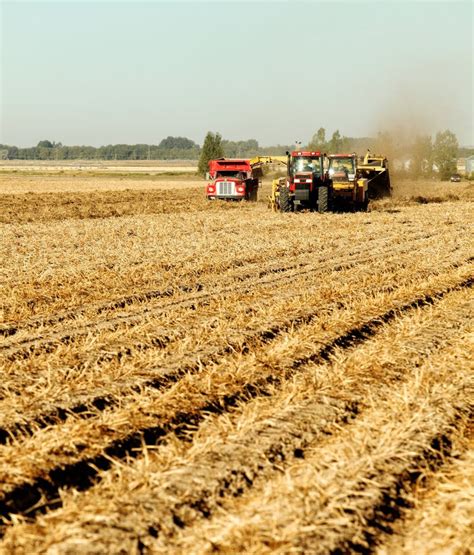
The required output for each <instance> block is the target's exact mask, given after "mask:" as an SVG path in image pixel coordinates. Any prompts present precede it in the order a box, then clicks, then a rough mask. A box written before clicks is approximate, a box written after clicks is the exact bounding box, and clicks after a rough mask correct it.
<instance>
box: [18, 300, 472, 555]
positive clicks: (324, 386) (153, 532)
mask: <svg viewBox="0 0 474 555" xmlns="http://www.w3.org/2000/svg"><path fill="white" fill-rule="evenodd" d="M465 299H466V295H465V294H464V295H463V292H462V290H461V291H460V292H456V293H451V295H448V297H447V298H446V299H444V300H443V301H441V302H440V303H438V304H437V305H434V306H433V305H432V304H431V303H429V304H428V305H426V306H433V308H432V309H430V310H431V312H430V313H429V314H424V315H423V313H422V315H421V316H420V313H419V312H418V311H416V310H409V311H408V312H407V313H406V315H405V316H404V318H402V319H397V320H395V324H396V325H395V328H396V330H395V331H390V327H389V329H387V327H386V326H385V327H384V328H383V329H382V330H380V333H379V334H377V335H375V336H374V335H371V336H370V340H369V341H368V342H366V341H364V340H362V339H360V338H359V339H360V341H358V342H356V344H355V345H354V344H352V346H356V347H357V348H356V349H355V350H354V354H353V355H351V354H349V355H348V356H349V358H350V357H351V356H352V357H353V358H354V360H353V361H352V364H349V363H347V362H346V361H344V362H343V363H341V362H340V361H341V357H342V356H343V355H344V352H345V351H344V349H347V347H348V345H347V344H346V343H345V342H343V344H342V345H343V348H341V347H336V348H335V349H334V351H333V355H334V357H331V360H330V361H328V362H324V361H319V362H322V363H323V364H321V366H320V367H319V369H316V368H315V367H314V365H313V364H309V365H308V366H307V368H306V369H305V371H304V372H303V371H301V372H300V375H299V379H300V380H301V383H297V384H295V385H296V387H291V385H287V386H286V391H285V392H283V391H282V392H281V393H280V394H278V393H275V391H273V393H274V395H273V397H270V398H268V399H267V400H263V401H262V404H263V405H266V406H267V409H266V410H263V407H262V404H260V405H259V407H258V410H255V411H253V412H252V413H251V416H250V417H249V415H248V414H246V415H244V420H243V422H242V424H240V423H239V421H237V422H236V423H235V426H237V427H233V428H232V430H229V429H225V428H226V426H227V427H228V422H227V420H226V422H227V423H226V422H225V423H224V429H222V430H220V435H219V434H218V436H217V437H215V438H213V439H212V441H211V438H209V436H208V434H209V433H210V434H211V436H212V434H214V435H215V434H216V428H218V427H219V426H218V421H215V420H213V421H211V422H209V424H208V426H207V428H206V429H204V430H202V433H201V436H200V438H201V443H203V445H202V447H201V448H199V447H198V446H196V447H195V448H194V452H193V450H191V454H190V455H189V457H190V459H191V460H188V459H187V458H186V457H187V455H186V456H185V457H184V458H183V455H182V454H181V455H180V454H178V453H176V450H175V452H174V453H173V454H170V456H168V457H165V456H162V458H160V456H159V454H158V459H157V460H156V461H154V460H148V459H149V457H148V455H145V459H144V460H143V459H142V460H139V461H137V463H136V464H137V467H136V468H134V469H133V468H131V469H130V470H127V469H126V468H124V467H123V466H122V465H119V466H116V467H114V470H113V471H112V473H109V474H108V478H107V477H106V483H105V484H100V485H99V486H97V488H95V489H96V491H95V490H91V491H90V495H88V494H87V495H88V496H87V495H86V497H85V498H77V496H73V499H71V500H70V502H67V500H66V504H65V508H64V510H63V511H57V512H53V513H51V514H50V515H48V516H46V519H45V520H40V522H39V524H38V526H37V527H36V528H35V529H34V532H33V533H32V532H31V530H28V534H26V536H27V537H29V538H35V539H36V540H37V541H38V542H41V540H42V538H41V536H43V533H44V532H45V533H46V534H47V532H46V529H47V530H49V531H51V533H52V534H53V535H55V537H54V538H53V539H52V540H51V541H52V543H56V542H57V543H58V544H60V547H62V548H65V549H66V550H67V549H73V550H74V548H73V544H74V543H75V542H76V541H77V535H78V532H79V534H80V537H81V541H82V539H83V538H84V537H88V541H87V550H89V549H92V543H91V542H93V545H94V546H95V547H96V548H97V549H98V550H99V551H97V552H100V550H102V552H104V551H106V552H110V553H115V552H118V551H117V549H123V548H125V549H126V550H127V551H129V552H130V551H133V550H135V549H140V548H145V547H146V546H148V547H150V546H153V545H154V543H153V538H157V537H158V538H159V540H160V541H162V542H164V545H165V546H166V547H165V549H169V548H170V547H173V548H176V546H171V545H170V543H169V542H170V538H171V539H173V537H174V536H175V535H178V536H179V534H181V533H182V534H185V533H186V527H187V526H189V525H190V524H192V522H193V521H194V520H196V519H202V518H203V517H204V518H205V519H209V518H211V517H212V516H213V514H214V512H215V511H216V509H218V507H219V506H220V505H221V504H222V503H224V501H225V499H226V498H232V497H233V496H235V497H237V498H238V497H240V496H241V495H242V494H243V493H244V492H245V491H246V490H248V489H251V488H252V487H253V486H254V484H257V486H258V484H260V486H261V484H262V480H264V479H266V477H268V476H272V475H273V474H275V472H277V473H279V472H281V471H282V469H283V468H284V467H285V466H287V465H288V464H291V463H294V462H295V461H296V460H302V459H304V458H305V457H307V452H306V451H307V449H308V447H310V446H314V445H315V444H318V445H320V444H321V443H324V441H325V438H328V437H330V435H331V434H333V433H336V432H337V431H338V423H341V424H346V423H348V422H350V421H351V420H352V419H353V418H354V416H356V415H357V414H358V413H359V412H360V410H362V409H364V410H366V409H367V407H370V406H371V405H372V404H373V403H374V400H377V401H379V400H380V399H382V400H384V402H386V399H387V397H388V398H390V394H391V390H392V389H393V386H394V384H397V383H398V389H400V383H399V382H400V380H401V379H402V380H403V379H405V378H407V377H409V375H410V372H413V369H415V368H416V367H417V366H418V365H419V364H420V362H422V361H423V360H424V359H426V358H427V357H429V356H431V355H432V354H433V352H434V351H436V350H439V349H440V348H442V347H443V346H445V345H446V344H447V343H449V342H450V341H452V340H453V338H455V341H456V339H457V340H459V336H460V335H462V330H463V326H462V324H464V326H465V325H466V322H468V319H469V310H468V309H467V307H466V306H465ZM446 304H449V305H450V309H449V312H448V313H447V312H446V310H445V307H444V306H443V305H446ZM423 318H424V319H423ZM392 321H393V320H392V319H391V317H389V322H392ZM458 322H459V323H460V326H459V327H456V324H457V323H458ZM413 324H415V326H416V329H415V331H413V330H412V329H411V328H410V325H413ZM376 325H377V326H378V325H379V324H376ZM392 327H393V325H392ZM448 330H449V333H446V332H447V331H448ZM379 336H380V337H379ZM387 340H388V341H389V344H390V357H389V361H387V363H386V364H385V365H384V366H383V367H382V368H380V370H379V371H378V372H372V373H368V372H367V371H366V370H365V368H364V367H363V365H362V367H361V364H360V360H359V358H358V357H357V352H358V351H360V347H361V346H362V348H363V347H364V345H366V344H367V343H369V344H370V343H372V345H371V346H370V348H369V349H368V350H369V353H370V358H369V359H368V360H367V354H366V353H362V354H360V355H359V357H360V359H362V360H364V361H365V363H366V364H370V362H371V361H372V364H376V365H381V363H380V359H381V358H382V359H383V358H384V357H385V356H386V355H385V354H384V352H385V351H386V348H387ZM353 341H355V337H353ZM407 341H410V342H411V344H412V345H413V346H415V345H417V346H418V347H420V348H419V349H418V353H419V354H418V355H417V356H415V357H413V358H412V360H411V362H410V366H409V367H408V368H407V367H406V356H407V351H406V344H407ZM290 356H291V354H290ZM299 361H301V358H300V359H299ZM296 364H297V365H298V364H301V362H297V363H296ZM341 366H342V369H339V370H338V367H341ZM316 376H317V379H316V380H315V377H316ZM381 376H383V379H382V380H381V379H380V378H381ZM341 379H342V380H345V381H346V383H345V384H341ZM341 386H343V387H341ZM298 392H299V393H298ZM366 395H368V396H369V397H370V399H368V398H367V397H366ZM258 399H259V398H258V397H257V399H256V400H257V401H258ZM260 399H261V397H260ZM290 399H291V402H290V403H289V400H290ZM249 404H251V403H247V405H246V406H248V405H249ZM239 408H241V407H239ZM252 417H253V420H252ZM192 424H193V423H191V425H192ZM195 424H196V423H194V425H195ZM180 437H181V436H180ZM181 439H183V440H184V441H186V440H187V439H189V437H187V436H186V435H185V434H183V437H181ZM198 443H199V442H198ZM168 448H169V449H171V450H172V451H173V448H174V447H173V445H171V446H169V447H168ZM164 449H165V450H166V449H167V447H165V448H164ZM150 457H151V459H153V453H151V455H150ZM164 461H167V463H166V462H164ZM167 464H168V468H166V466H167ZM170 464H171V467H169V465H170ZM163 466H164V467H165V468H163ZM117 474H118V475H117ZM106 476H107V475H106ZM128 480H130V484H128ZM141 480H142V481H141ZM131 482H133V483H135V485H134V486H132V485H131ZM117 483H119V484H120V485H119V490H120V488H122V490H121V491H122V493H121V492H120V491H117V490H115V492H111V491H110V490H111V488H112V489H113V487H115V488H117ZM150 483H151V484H152V486H151V489H150ZM145 484H146V487H145V488H144V486H145ZM260 486H259V487H260ZM125 491H126V492H127V493H126V499H123V498H121V496H122V495H123V492H125ZM97 496H98V497H97ZM119 497H120V501H119ZM91 503H92V504H93V503H96V504H97V508H96V510H97V513H96V514H98V520H97V521H95V520H94V519H92V520H91V519H90V518H88V516H87V515H89V514H91V513H90V506H91ZM117 503H118V504H117ZM77 505H78V506H77ZM117 511H118V513H120V517H118V515H117ZM84 515H86V516H84ZM71 518H72V519H73V520H74V519H78V520H79V524H80V526H79V524H78V522H77V521H75V522H74V521H71V520H70V519H71ZM117 522H120V523H121V526H120V527H117ZM62 524H63V526H61V525H62ZM191 530H192V529H191ZM19 532H20V533H19ZM19 532H18V531H13V533H12V535H11V537H10V538H9V539H8V542H10V543H7V545H10V546H12V545H15V547H16V548H17V549H20V552H23V551H22V550H23V549H25V544H23V543H22V541H23V540H22V534H21V527H20V531H19ZM23 532H25V531H23ZM203 539H204V540H206V539H207V538H206V536H202V537H200V536H199V535H198V536H197V540H196V545H197V544H200V545H201V546H202V542H203ZM179 542H185V539H183V537H181V538H180V540H179ZM179 542H178V543H179ZM26 544H27V545H28V541H26ZM188 544H189V545H191V546H192V541H189V542H187V544H186V548H185V549H184V552H187V551H188V549H189V545H188ZM124 546H126V547H124ZM32 547H33V545H32V544H29V548H30V549H31V548H32ZM37 547H38V544H36V548H37ZM76 547H77V546H76ZM155 547H156V545H155ZM181 547H182V545H181ZM176 551H179V552H183V551H182V550H181V549H180V548H178V549H177V550H176ZM60 552H62V551H60ZM87 552H90V551H87Z"/></svg>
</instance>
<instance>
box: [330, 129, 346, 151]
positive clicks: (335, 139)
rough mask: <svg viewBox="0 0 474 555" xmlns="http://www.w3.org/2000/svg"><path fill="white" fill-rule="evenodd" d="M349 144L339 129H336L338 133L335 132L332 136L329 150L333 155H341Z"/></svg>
mask: <svg viewBox="0 0 474 555" xmlns="http://www.w3.org/2000/svg"><path fill="white" fill-rule="evenodd" d="M348 142H349V141H348V140H347V138H346V137H343V136H342V135H341V134H340V132H339V129H336V131H334V133H333V134H332V137H331V140H330V141H329V143H328V145H327V150H328V152H331V153H332V154H337V153H341V152H343V151H344V150H345V149H346V147H347V146H348Z"/></svg>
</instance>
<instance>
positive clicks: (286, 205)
mask: <svg viewBox="0 0 474 555" xmlns="http://www.w3.org/2000/svg"><path fill="white" fill-rule="evenodd" d="M280 211H281V212H293V203H292V201H291V198H290V191H289V189H288V187H286V185H283V186H282V187H281V189H280Z"/></svg>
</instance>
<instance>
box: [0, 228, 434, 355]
mask: <svg viewBox="0 0 474 555" xmlns="http://www.w3.org/2000/svg"><path fill="white" fill-rule="evenodd" d="M433 236H434V235H432V234H431V235H426V234H423V235H422V236H421V237H417V238H416V239H415V241H414V242H416V243H417V242H418V240H421V241H422V240H424V239H430V238H432V237H433ZM383 243H386V242H385V241H383ZM413 246H414V245H413V244H410V245H409V246H406V245H404V246H403V247H402V248H401V249H400V250H395V249H393V248H390V246H389V245H387V252H390V253H393V255H394V256H395V255H399V254H402V253H404V252H410V251H411V250H412V249H413ZM361 252H366V249H365V248H364V249H362V250H361ZM358 254H360V253H358ZM381 254H383V252H382V253H380V252H378V253H376V255H370V256H367V257H365V258H362V259H359V260H358V259H357V258H355V257H354V258H355V259H353V260H351V259H350V258H349V257H348V256H347V255H346V256H341V257H340V259H339V260H338V261H334V260H331V261H330V262H328V261H327V259H325V260H324V262H325V264H322V262H321V260H318V262H316V263H311V264H306V265H303V268H302V269H301V265H297V266H296V267H293V266H291V267H288V268H289V269H288V268H286V267H277V268H273V269H271V270H267V271H262V272H260V276H259V277H258V278H256V279H253V280H250V279H247V278H250V277H252V274H250V275H249V276H245V277H243V278H242V281H244V282H245V283H244V284H243V285H242V286H241V287H238V286H236V285H232V286H226V287H223V288H221V289H219V290H214V291H211V292H209V293H206V292H202V293H199V292H198V293H197V294H194V295H191V296H189V297H187V298H185V299H178V300H175V301H170V302H168V303H164V304H162V305H159V306H158V307H154V308H150V307H146V308H141V309H139V310H138V311H137V313H132V314H124V315H120V316H117V317H115V318H109V319H105V320H102V321H99V322H91V323H88V324H85V325H84V326H80V327H73V328H72V329H71V330H69V331H68V330H63V331H60V332H57V333H54V334H51V335H50V336H49V337H44V336H42V335H39V336H34V337H29V338H25V339H22V340H20V341H18V342H12V343H9V344H3V345H0V354H1V355H2V357H5V358H6V359H7V360H10V361H14V360H17V359H20V358H27V357H29V356H32V355H34V354H35V353H36V352H38V351H42V352H51V351H52V350H54V349H55V347H56V346H57V345H60V344H65V345H69V344H71V343H72V342H73V341H75V339H76V338H80V337H85V336H87V335H88V334H90V333H94V332H97V331H114V330H116V329H117V328H118V327H119V326H121V325H127V324H137V323H140V322H141V321H143V319H144V318H147V317H148V316H156V315H158V314H162V313H166V312H167V310H169V309H176V308H187V307H189V308H191V309H194V308H195V306H196V305H197V304H199V305H200V306H203V305H207V304H209V303H210V302H212V300H213V299H215V298H218V297H219V296H222V295H225V294H235V293H236V292H241V293H242V294H245V293H247V292H251V291H252V290H253V288H254V287H255V286H256V285H261V286H269V285H273V284H274V283H277V282H280V281H286V280H287V279H290V278H296V277H300V276H304V275H308V274H313V275H317V274H318V273H320V272H321V273H322V272H323V271H331V272H338V271H342V270H347V269H350V268H354V267H355V266H357V265H358V264H364V263H367V262H370V261H372V260H374V259H375V258H377V259H378V258H379V257H380V255H381ZM348 258H349V260H348ZM391 258H393V256H392V257H390V259H391ZM387 260H388V259H387ZM261 274H263V276H262V275H261ZM275 274H281V275H277V277H275ZM270 278H271V279H270ZM246 280H247V281H246Z"/></svg>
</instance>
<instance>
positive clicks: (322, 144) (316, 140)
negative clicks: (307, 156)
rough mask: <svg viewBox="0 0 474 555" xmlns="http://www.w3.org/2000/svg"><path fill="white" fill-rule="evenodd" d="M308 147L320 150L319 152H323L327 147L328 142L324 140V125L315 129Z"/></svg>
mask: <svg viewBox="0 0 474 555" xmlns="http://www.w3.org/2000/svg"><path fill="white" fill-rule="evenodd" d="M308 147H309V148H310V149H311V150H320V151H321V152H325V151H326V150H327V149H328V143H327V142H326V129H324V127H320V128H319V129H318V130H317V131H316V133H315V134H314V135H313V138H312V139H311V142H310V143H309V145H308Z"/></svg>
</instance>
